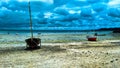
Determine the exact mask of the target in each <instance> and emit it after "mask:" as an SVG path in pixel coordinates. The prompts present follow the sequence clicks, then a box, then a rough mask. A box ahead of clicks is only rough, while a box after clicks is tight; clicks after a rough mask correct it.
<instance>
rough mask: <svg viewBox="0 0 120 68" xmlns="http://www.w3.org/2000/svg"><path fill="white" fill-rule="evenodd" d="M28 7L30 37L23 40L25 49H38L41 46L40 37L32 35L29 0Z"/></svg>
mask: <svg viewBox="0 0 120 68" xmlns="http://www.w3.org/2000/svg"><path fill="white" fill-rule="evenodd" d="M28 8H29V16H30V32H31V38H28V39H26V40H25V42H26V50H33V49H40V48H41V39H40V38H34V37H33V29H32V14H31V7H30V1H29V3H28Z"/></svg>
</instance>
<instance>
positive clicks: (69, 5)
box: [0, 0, 120, 30]
mask: <svg viewBox="0 0 120 68" xmlns="http://www.w3.org/2000/svg"><path fill="white" fill-rule="evenodd" d="M29 1H30V3H31V4H30V5H31V10H32V21H33V28H34V29H65V30H68V29H74V30H75V29H79V30H88V29H100V28H115V27H120V0H0V29H11V28H15V29H16V28H17V29H21V28H22V29H29V12H28V2H29Z"/></svg>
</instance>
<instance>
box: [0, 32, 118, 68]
mask: <svg viewBox="0 0 120 68" xmlns="http://www.w3.org/2000/svg"><path fill="white" fill-rule="evenodd" d="M101 33H102V32H101ZM103 33H104V32H103ZM87 34H88V33H86V32H85V33H40V34H39V33H35V34H34V37H37V38H41V40H42V43H41V44H42V47H41V49H37V50H29V51H26V50H24V49H25V48H26V43H25V39H27V38H30V34H29V33H28V34H26V33H22V34H21V33H17V34H16V33H12V34H11V33H10V34H7V33H6V34H0V59H1V60H0V68H119V67H120V59H119V58H120V37H119V36H120V34H119V33H114V34H113V33H111V32H106V33H105V35H104V36H97V41H92V42H91V41H87V39H86V35H87ZM90 34H92V33H90Z"/></svg>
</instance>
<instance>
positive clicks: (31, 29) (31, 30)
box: [28, 1, 33, 39]
mask: <svg viewBox="0 0 120 68" xmlns="http://www.w3.org/2000/svg"><path fill="white" fill-rule="evenodd" d="M28 8H29V16H30V32H31V39H32V38H33V28H32V14H31V7H30V1H29V3H28Z"/></svg>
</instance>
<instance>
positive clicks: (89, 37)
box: [87, 36, 97, 41]
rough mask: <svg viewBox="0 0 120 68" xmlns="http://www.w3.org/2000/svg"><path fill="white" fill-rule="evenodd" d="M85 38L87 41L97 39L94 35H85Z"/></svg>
mask: <svg viewBox="0 0 120 68" xmlns="http://www.w3.org/2000/svg"><path fill="white" fill-rule="evenodd" d="M87 40H88V41H97V37H96V36H87Z"/></svg>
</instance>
